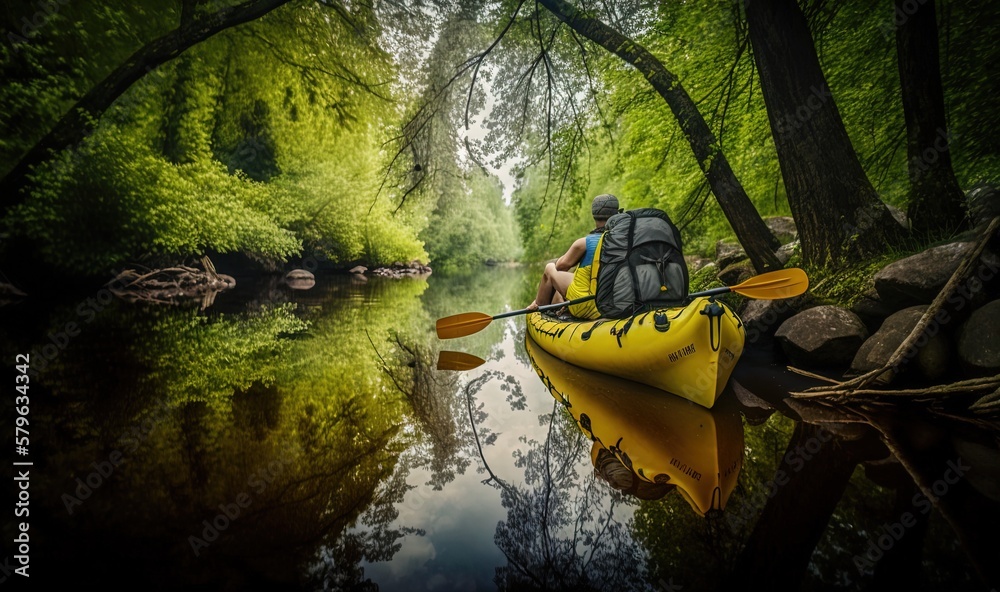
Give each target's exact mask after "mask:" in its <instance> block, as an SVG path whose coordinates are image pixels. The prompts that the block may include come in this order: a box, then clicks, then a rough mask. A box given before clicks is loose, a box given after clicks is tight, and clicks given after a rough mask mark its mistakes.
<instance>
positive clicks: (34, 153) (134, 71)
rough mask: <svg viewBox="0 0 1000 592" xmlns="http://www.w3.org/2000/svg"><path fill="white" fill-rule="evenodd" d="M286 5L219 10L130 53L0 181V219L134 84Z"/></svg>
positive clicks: (262, 0)
mask: <svg viewBox="0 0 1000 592" xmlns="http://www.w3.org/2000/svg"><path fill="white" fill-rule="evenodd" d="M287 2H288V0H247V1H246V2H244V3H242V4H238V5H236V6H230V7H227V8H223V9H221V10H219V11H217V12H214V13H212V14H208V15H205V16H204V17H201V18H197V19H194V20H191V21H187V22H184V23H183V24H182V25H181V26H180V27H178V28H176V29H174V30H173V31H171V32H169V33H167V34H166V35H164V36H162V37H160V38H158V39H155V40H153V41H151V42H149V43H147V44H146V45H145V46H143V47H142V48H140V49H139V50H138V51H136V52H135V53H133V54H132V55H131V56H129V58H128V59H127V60H125V63H123V64H122V65H120V66H118V68H116V69H115V70H114V71H113V72H111V73H110V74H108V76H107V77H106V78H105V79H104V80H102V81H101V82H100V83H98V84H97V86H95V87H94V88H92V89H91V90H90V92H88V93H87V94H86V95H84V96H83V98H81V99H80V100H79V101H77V103H76V104H75V105H73V107H72V108H71V109H70V110H69V111H67V112H66V113H65V114H64V115H63V116H62V117H61V118H60V119H59V121H57V122H56V124H55V126H53V128H52V129H51V130H50V131H49V133H47V134H46V135H45V136H44V137H43V138H42V139H41V140H39V141H38V142H37V143H36V144H35V145H34V146H33V147H32V148H31V149H30V150H28V152H27V153H25V155H24V156H22V157H21V160H20V161H18V163H17V164H16V165H15V166H14V168H13V169H11V170H10V172H8V173H7V175H6V176H4V178H3V181H2V182H0V195H2V198H0V199H2V200H3V202H2V206H0V209H2V211H0V214H3V215H5V214H7V213H8V212H10V210H11V208H13V207H14V206H16V205H18V204H20V203H21V202H23V201H24V198H25V193H24V192H23V191H22V190H23V189H25V185H26V184H27V177H28V175H29V174H30V173H31V170H32V169H33V168H34V167H35V166H36V165H38V164H40V163H41V162H43V161H45V159H47V158H48V157H49V155H50V154H51V153H53V152H58V151H59V150H63V149H65V148H68V147H70V146H73V145H74V144H77V143H79V142H81V141H82V140H83V139H84V138H85V137H86V136H87V134H88V133H90V130H91V128H92V125H93V122H94V121H96V120H97V119H98V118H100V116H101V114H103V113H104V111H105V110H106V109H107V108H108V107H110V106H111V104H112V103H114V102H115V100H116V99H117V98H118V97H119V96H121V94H122V93H124V92H125V91H126V90H128V88H129V87H130V86H132V84H134V83H135V82H136V81H137V80H139V79H140V78H142V77H143V76H145V75H146V74H148V73H149V72H151V71H152V70H153V69H155V68H156V67H157V66H159V65H160V64H163V63H165V62H168V61H170V60H172V59H173V58H175V57H177V56H178V55H180V54H181V53H182V52H183V51H184V50H186V49H187V48H189V47H191V46H192V45H195V44H197V43H200V42H202V41H204V40H205V39H208V38H209V37H211V36H212V35H215V34H216V33H218V32H219V31H223V30H225V29H228V28H230V27H234V26H236V25H240V24H243V23H246V22H248V21H252V20H255V19H258V18H260V17H262V16H264V15H265V14H267V13H269V12H271V11H272V10H274V9H275V8H278V7H279V6H281V5H283V4H286V3H287Z"/></svg>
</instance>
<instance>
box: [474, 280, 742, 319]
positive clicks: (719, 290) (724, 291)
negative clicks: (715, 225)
mask: <svg viewBox="0 0 1000 592" xmlns="http://www.w3.org/2000/svg"><path fill="white" fill-rule="evenodd" d="M732 291H733V289H732V288H731V287H729V286H723V287H721V288H712V289H711V290H705V291H704V292H695V293H694V294H689V295H688V298H701V297H702V296H715V295H717V294H727V293H729V292H732ZM594 298H597V296H596V295H594V294H591V295H590V296H584V297H582V298H577V299H575V300H570V301H569V302H557V303H555V304H546V305H544V306H539V307H538V308H537V309H536V310H528V309H527V308H522V309H521V310H512V311H510V312H505V313H501V314H498V315H494V316H493V320H494V321H495V320H497V319H505V318H507V317H516V316H517V315H523V314H528V313H530V312H544V311H546V310H553V309H556V308H562V307H564V306H569V305H571V304H580V303H582V302H589V301H591V300H593V299H594Z"/></svg>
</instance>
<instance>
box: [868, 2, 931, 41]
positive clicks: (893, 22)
mask: <svg viewBox="0 0 1000 592" xmlns="http://www.w3.org/2000/svg"><path fill="white" fill-rule="evenodd" d="M924 4H927V0H906V1H905V2H903V5H902V6H893V8H892V16H891V17H890V18H887V19H885V20H884V21H882V22H881V23H879V26H878V29H879V32H881V33H882V37H884V38H886V39H895V37H896V30H897V29H899V28H900V27H902V26H903V25H905V24H906V22H907V21H909V20H910V17H911V16H913V15H915V14H916V13H917V11H918V10H920V8H921V7H922V6H923V5H924Z"/></svg>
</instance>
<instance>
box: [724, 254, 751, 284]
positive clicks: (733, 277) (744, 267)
mask: <svg viewBox="0 0 1000 592" xmlns="http://www.w3.org/2000/svg"><path fill="white" fill-rule="evenodd" d="M753 275H754V269H753V265H751V264H750V261H749V260H747V261H739V262H737V263H733V264H730V265H729V266H727V267H724V268H722V271H720V272H719V276H718V277H719V281H720V282H722V283H723V284H725V285H727V286H735V285H736V284H739V283H741V282H745V281H746V280H748V279H750V278H751V277H753Z"/></svg>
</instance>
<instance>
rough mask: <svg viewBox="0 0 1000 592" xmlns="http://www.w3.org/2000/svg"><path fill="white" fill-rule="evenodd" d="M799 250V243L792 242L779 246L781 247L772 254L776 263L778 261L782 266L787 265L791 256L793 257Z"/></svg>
mask: <svg viewBox="0 0 1000 592" xmlns="http://www.w3.org/2000/svg"><path fill="white" fill-rule="evenodd" d="M801 250H802V249H801V245H800V244H799V241H798V240H793V241H792V242H790V243H788V244H785V245H781V247H780V248H779V249H778V250H777V251H775V252H774V254H775V256H777V257H778V261H780V262H781V264H782V265H784V264H786V263H788V260H789V259H791V258H792V255H795V254H796V253H798V252H800V251H801Z"/></svg>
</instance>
